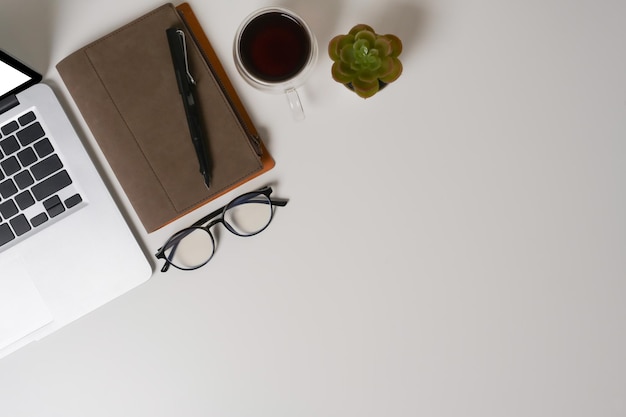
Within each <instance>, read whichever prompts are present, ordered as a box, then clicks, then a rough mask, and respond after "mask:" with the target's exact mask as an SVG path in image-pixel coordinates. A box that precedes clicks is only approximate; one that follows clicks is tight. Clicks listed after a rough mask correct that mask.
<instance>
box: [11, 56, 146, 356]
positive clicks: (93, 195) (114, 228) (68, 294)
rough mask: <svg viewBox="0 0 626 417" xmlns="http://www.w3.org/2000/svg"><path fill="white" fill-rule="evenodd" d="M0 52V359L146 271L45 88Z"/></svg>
mask: <svg viewBox="0 0 626 417" xmlns="http://www.w3.org/2000/svg"><path fill="white" fill-rule="evenodd" d="M41 81H42V77H41V75H40V74H38V73H37V72H35V71H34V70H32V69H31V68H29V67H28V66H26V65H25V64H23V63H22V62H20V61H18V60H17V59H15V58H14V57H12V56H10V55H9V54H7V53H5V52H3V51H0V358H2V357H4V356H6V355H7V354H9V353H11V352H14V351H16V350H17V349H19V348H21V347H23V346H26V345H27V344H29V343H31V342H33V341H36V340H39V339H41V338H42V337H44V336H47V335H49V334H51V333H52V332H54V331H56V330H58V329H60V328H61V327H63V326H65V325H67V324H68V323H70V322H72V321H74V320H76V319H78V318H80V317H82V316H84V315H85V314H87V313H89V312H91V311H93V310H94V309H96V308H98V307H100V306H102V305H104V304H105V303H107V302H109V301H111V300H113V299H114V298H116V297H118V296H120V295H122V294H124V293H125V292H127V291H129V290H131V289H132V288H135V287H137V286H138V285H140V284H141V283H143V282H145V281H146V280H148V278H149V277H150V276H151V274H152V268H151V266H150V264H149V263H148V260H147V258H146V256H145V254H144V253H143V251H142V249H141V248H140V247H139V245H138V243H137V241H136V239H135V238H134V236H133V234H132V232H131V231H130V229H129V228H128V225H127V224H126V222H125V220H124V218H123V217H122V215H121V213H120V212H119V210H118V208H117V206H116V204H115V202H114V201H113V199H112V197H111V195H110V194H109V192H108V190H107V188H106V186H105V184H104V183H103V181H102V179H101V178H100V176H99V174H98V172H97V170H96V168H95V166H94V165H93V163H92V161H91V159H90V158H89V156H88V155H87V153H86V151H85V149H84V148H83V146H82V143H81V141H80V139H79V138H78V136H77V134H76V132H75V131H74V129H73V128H72V125H71V123H70V121H69V119H68V117H67V115H66V114H65V113H64V111H63V110H62V107H61V105H60V103H59V101H58V100H57V98H56V97H55V95H54V93H53V91H52V90H51V88H50V87H49V86H48V85H46V84H44V83H42V82H41Z"/></svg>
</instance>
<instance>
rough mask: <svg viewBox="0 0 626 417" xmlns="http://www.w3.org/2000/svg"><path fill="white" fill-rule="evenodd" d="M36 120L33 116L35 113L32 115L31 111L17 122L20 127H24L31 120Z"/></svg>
mask: <svg viewBox="0 0 626 417" xmlns="http://www.w3.org/2000/svg"><path fill="white" fill-rule="evenodd" d="M36 118H37V116H35V113H33V112H32V111H29V112H28V113H26V114H25V115H23V116H20V117H19V118H18V119H17V121H18V122H20V124H21V125H22V126H26V125H27V124H29V123H30V122H32V121H33V120H35V119H36Z"/></svg>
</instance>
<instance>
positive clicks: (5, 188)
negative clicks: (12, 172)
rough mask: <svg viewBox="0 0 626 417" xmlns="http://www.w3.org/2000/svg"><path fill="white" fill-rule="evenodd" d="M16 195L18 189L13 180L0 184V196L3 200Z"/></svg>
mask: <svg viewBox="0 0 626 417" xmlns="http://www.w3.org/2000/svg"><path fill="white" fill-rule="evenodd" d="M16 193H17V187H16V186H15V183H14V182H13V180H12V179H11V178H9V179H8V180H6V181H3V182H0V196H2V198H9V197H11V196H12V195H14V194H16Z"/></svg>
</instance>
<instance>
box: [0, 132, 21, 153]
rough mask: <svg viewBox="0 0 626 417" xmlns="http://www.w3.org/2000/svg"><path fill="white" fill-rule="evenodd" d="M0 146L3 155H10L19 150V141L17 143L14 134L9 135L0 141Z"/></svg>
mask: <svg viewBox="0 0 626 417" xmlns="http://www.w3.org/2000/svg"><path fill="white" fill-rule="evenodd" d="M0 148H2V150H3V151H4V154H5V155H11V154H12V153H13V152H17V151H18V150H20V148H21V146H20V144H19V143H17V139H15V136H14V135H11V136H9V137H8V138H6V139H4V140H2V141H0Z"/></svg>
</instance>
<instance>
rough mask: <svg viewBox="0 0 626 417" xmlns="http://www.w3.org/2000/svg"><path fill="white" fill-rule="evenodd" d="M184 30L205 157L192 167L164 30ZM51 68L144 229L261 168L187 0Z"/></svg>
mask: <svg viewBox="0 0 626 417" xmlns="http://www.w3.org/2000/svg"><path fill="white" fill-rule="evenodd" d="M171 27H176V28H180V29H182V30H184V31H185V33H186V39H187V54H188V58H189V71H190V73H191V74H192V75H193V78H194V79H195V81H196V95H197V99H198V103H199V107H200V110H201V117H202V121H203V128H204V133H205V135H206V138H207V144H206V145H207V147H208V148H209V153H210V157H211V160H212V163H213V167H212V170H211V174H212V185H211V188H210V189H207V188H206V186H205V185H204V180H203V177H202V175H201V174H200V172H199V166H198V159H197V157H196V154H195V150H194V147H193V144H192V142H191V137H190V133H189V127H188V125H187V121H186V117H185V110H184V107H183V102H182V98H181V96H180V93H179V91H178V86H177V84H176V78H175V75H174V69H173V64H172V58H171V54H170V50H169V44H168V41H167V36H166V34H165V30H166V29H168V28H171ZM57 69H58V71H59V74H60V75H61V78H62V79H63V82H64V83H65V85H66V86H67V89H68V91H69V92H70V94H71V96H72V98H73V99H74V101H75V102H76V105H77V106H78V108H79V110H80V112H81V114H82V115H83V118H84V119H85V121H86V123H87V125H88V126H89V128H90V129H91V131H92V133H93V135H94V137H95V139H96V141H97V142H98V145H99V146H100V148H101V149H102V152H103V154H104V156H105V157H106V159H107V162H108V163H109V165H110V166H111V169H112V170H113V172H114V173H115V176H116V177H117V179H118V181H119V183H120V185H121V186H122V188H123V190H124V192H125V193H126V195H127V196H128V199H129V201H130V203H131V204H132V206H133V208H134V209H135V211H136V212H137V215H138V217H139V218H140V220H141V222H142V223H143V225H144V227H145V229H146V231H148V232H152V231H154V230H156V229H158V228H160V227H162V226H164V225H165V224H167V223H169V222H171V221H173V220H175V219H176V218H178V217H180V216H182V215H184V214H186V213H188V212H190V211H191V210H194V209H195V208H197V207H199V206H201V205H203V204H205V203H207V202H209V201H211V200H213V199H215V198H217V197H218V196H220V195H222V194H224V193H226V192H228V191H230V190H232V189H233V188H235V187H237V186H239V185H241V184H243V183H244V182H246V181H248V180H250V179H252V178H254V177H256V176H258V175H260V174H262V173H264V172H266V171H268V170H270V169H271V168H272V167H273V166H274V160H273V159H272V157H271V156H270V155H269V154H268V152H267V150H266V149H265V147H264V146H263V143H262V141H261V139H260V137H259V135H258V132H257V130H256V129H255V127H254V124H253V123H252V121H251V120H250V117H249V115H248V113H247V112H246V110H245V108H244V107H243V105H242V103H241V101H240V99H239V97H238V96H237V93H236V91H235V90H234V88H233V86H232V84H231V83H230V81H229V79H228V76H227V75H226V73H225V71H224V69H223V67H222V65H221V63H220V62H219V59H218V58H217V56H216V54H215V52H214V50H213V48H212V47H211V44H210V43H209V41H208V39H207V37H206V35H205V34H204V31H203V30H202V28H201V26H200V24H199V23H198V20H197V19H196V17H195V15H194V13H193V11H192V10H191V8H190V7H189V5H188V4H187V3H183V4H181V5H180V6H178V7H176V8H175V7H174V6H173V5H172V4H169V3H168V4H165V5H163V6H161V7H159V8H157V9H155V10H153V11H152V12H150V13H148V14H146V15H144V16H142V17H140V18H138V19H136V20H134V21H132V22H131V23H129V24H127V25H125V26H123V27H121V28H120V29H118V30H116V31H114V32H112V33H110V34H109V35H107V36H104V37H102V38H100V39H99V40H97V41H95V42H93V43H91V44H89V45H87V46H85V47H83V48H81V49H79V50H78V51H76V52H74V53H72V54H71V55H69V56H68V57H66V58H64V59H63V60H62V61H61V62H59V63H58V64H57Z"/></svg>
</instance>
